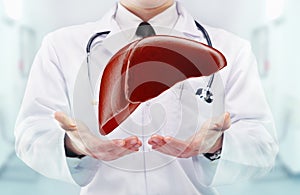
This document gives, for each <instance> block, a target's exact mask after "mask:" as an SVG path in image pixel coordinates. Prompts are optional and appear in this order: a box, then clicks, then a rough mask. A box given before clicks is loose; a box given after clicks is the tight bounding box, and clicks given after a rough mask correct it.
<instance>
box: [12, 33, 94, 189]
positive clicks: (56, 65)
mask: <svg viewBox="0 0 300 195" xmlns="http://www.w3.org/2000/svg"><path fill="white" fill-rule="evenodd" d="M51 43H52V42H51V36H50V35H48V36H46V37H45V39H44V40H43V43H42V46H41V48H40V50H39V51H38V53H37V55H36V58H35V60H34V63H33V65H32V68H31V72H30V76H29V78H28V83H27V87H26V91H25V95H24V98H23V102H22V105H21V109H20V112H19V115H18V119H17V122H16V126H15V149H16V153H17V155H18V157H19V158H21V159H22V160H23V161H24V162H25V163H26V164H27V165H28V166H30V167H31V168H33V169H34V170H36V171H38V172H39V173H41V174H43V175H45V176H47V177H50V178H55V179H59V180H63V181H68V182H71V183H77V184H79V185H86V184H87V183H88V182H89V181H90V180H91V179H92V178H93V176H94V174H95V172H96V171H95V169H97V166H98V161H97V160H95V159H92V158H89V157H85V158H83V159H81V160H79V159H69V158H66V156H65V150H64V135H65V132H64V130H63V129H62V128H61V127H60V126H59V124H58V122H57V121H56V120H55V119H54V112H55V111H63V112H65V113H66V114H69V115H70V113H71V111H70V110H71V109H70V100H69V95H68V93H69V92H68V89H67V86H66V79H65V76H64V74H63V71H62V68H61V67H60V62H59V58H58V57H57V55H56V51H55V49H54V47H53V45H52V44H51Z"/></svg>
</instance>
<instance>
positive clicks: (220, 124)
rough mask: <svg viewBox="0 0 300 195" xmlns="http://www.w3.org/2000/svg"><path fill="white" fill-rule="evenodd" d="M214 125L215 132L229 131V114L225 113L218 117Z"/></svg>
mask: <svg viewBox="0 0 300 195" xmlns="http://www.w3.org/2000/svg"><path fill="white" fill-rule="evenodd" d="M215 125H216V128H217V130H219V131H225V130H227V129H229V127H230V126H231V119H230V114H229V112H225V113H224V114H222V115H221V116H220V117H218V119H217V121H216V124H215Z"/></svg>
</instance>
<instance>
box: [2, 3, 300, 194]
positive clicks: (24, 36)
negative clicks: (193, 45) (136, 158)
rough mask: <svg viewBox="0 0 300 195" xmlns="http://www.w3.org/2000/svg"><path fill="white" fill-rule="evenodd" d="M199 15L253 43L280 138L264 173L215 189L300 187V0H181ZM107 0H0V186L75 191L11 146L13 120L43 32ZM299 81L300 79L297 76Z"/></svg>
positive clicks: (79, 19) (79, 18) (83, 17)
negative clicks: (276, 152) (270, 167)
mask: <svg viewBox="0 0 300 195" xmlns="http://www.w3.org/2000/svg"><path fill="white" fill-rule="evenodd" d="M181 2H182V3H183V4H185V7H186V8H187V9H188V10H189V11H190V12H191V13H192V14H193V15H194V16H195V18H197V20H199V21H200V22H202V23H206V24H209V25H212V26H216V27H221V28H224V29H226V30H228V31H231V32H233V33H235V34H237V35H239V36H241V37H243V38H245V39H247V40H249V41H250V42H251V43H252V47H253V52H254V53H255V55H256V57H257V61H258V66H259V71H260V75H261V79H262V83H263V86H264V88H265V92H266V95H267V98H268V101H269V104H270V106H271V109H272V111H273V114H274V118H275V122H276V126H277V131H278V132H277V133H278V138H279V142H280V153H279V155H278V158H277V161H276V166H275V168H274V169H273V170H272V172H271V173H270V174H268V175H267V176H265V177H263V178H260V179H255V180H252V181H247V182H240V183H236V184H234V185H230V186H221V187H219V191H220V193H221V195H241V194H243V195H253V194H256V195H269V194H272V195H282V194H289V195H299V194H300V152H299V149H300V119H299V116H300V101H299V100H300V90H299V89H300V88H299V86H298V84H299V83H300V77H299V76H297V71H300V63H299V60H297V59H296V58H297V55H299V54H298V53H299V49H297V47H298V44H300V36H299V35H300V27H299V21H298V20H299V18H300V12H299V10H300V1H299V0H226V1H224V0H211V1H204V0H181ZM114 4H115V1H114V0H111V1H101V0H64V1H61V0H0V89H1V90H0V194H3V195H19V194H22V195H41V194H43V195H48V194H49V195H50V194H51V195H52V194H64V195H75V194H79V188H78V187H77V186H73V185H70V184H67V183H63V182H59V181H55V180H50V179H47V178H46V177H44V176H41V175H39V174H38V173H36V172H34V171H33V170H31V169H30V168H28V167H27V166H26V165H25V164H23V163H22V162H21V161H20V160H19V159H18V158H17V157H16V155H15V153H14V136H13V129H14V122H15V120H16V116H17V113H18V109H19V106H20V103H21V100H22V96H23V93H24V88H25V86H26V81H27V76H28V72H29V70H30V66H31V63H32V60H33V58H34V55H35V53H36V51H37V49H38V48H39V46H40V43H41V40H42V38H43V36H44V35H45V34H47V33H48V32H51V31H53V30H55V29H57V28H60V27H63V26H68V25H73V24H79V23H84V22H87V21H95V20H98V19H99V18H101V16H102V15H103V14H104V13H105V12H106V11H107V10H108V9H109V8H110V7H111V6H113V5H114ZM298 82H299V83H298Z"/></svg>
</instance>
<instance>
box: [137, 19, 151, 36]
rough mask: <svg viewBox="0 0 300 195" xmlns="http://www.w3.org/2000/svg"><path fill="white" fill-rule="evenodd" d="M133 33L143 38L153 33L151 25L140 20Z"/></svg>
mask: <svg viewBox="0 0 300 195" xmlns="http://www.w3.org/2000/svg"><path fill="white" fill-rule="evenodd" d="M135 34H136V35H137V36H138V37H141V38H144V37H149V36H153V35H155V31H154V29H153V27H152V26H151V25H150V24H149V23H148V22H141V23H140V24H139V26H138V28H137V29H136V32H135Z"/></svg>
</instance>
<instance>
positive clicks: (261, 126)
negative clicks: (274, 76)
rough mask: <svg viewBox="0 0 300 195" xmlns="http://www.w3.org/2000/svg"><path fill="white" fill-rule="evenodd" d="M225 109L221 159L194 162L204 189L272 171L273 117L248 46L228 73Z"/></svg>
mask: <svg viewBox="0 0 300 195" xmlns="http://www.w3.org/2000/svg"><path fill="white" fill-rule="evenodd" d="M225 109H226V111H228V112H229V113H230V114H231V121H232V125H231V127H230V129H228V130H227V131H225V133H224V140H223V146H222V153H221V158H220V159H219V160H216V161H210V160H208V159H206V158H205V157H204V156H203V155H199V156H196V157H194V158H193V162H194V166H195V169H196V175H197V178H198V180H199V181H200V183H202V184H204V185H206V186H216V185H222V184H230V183H234V182H236V181H241V180H243V179H249V178H253V177H259V176H262V175H264V174H266V173H267V172H268V171H270V169H271V168H272V167H273V165H274V162H275V157H276V155H277V153H278V143H277V138H276V133H275V127H274V123H273V119H272V115H271V112H270V109H269V106H268V104H267V102H266V99H265V96H264V92H263V89H262V86H261V83H260V79H259V75H258V71H257V63H256V60H255V57H254V55H253V53H252V51H251V46H250V44H249V43H245V44H243V46H242V48H241V50H240V51H239V54H238V55H237V57H236V58H235V60H234V61H233V64H232V67H231V69H230V72H229V77H228V79H227V80H226V83H225ZM203 175H205V177H203Z"/></svg>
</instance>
